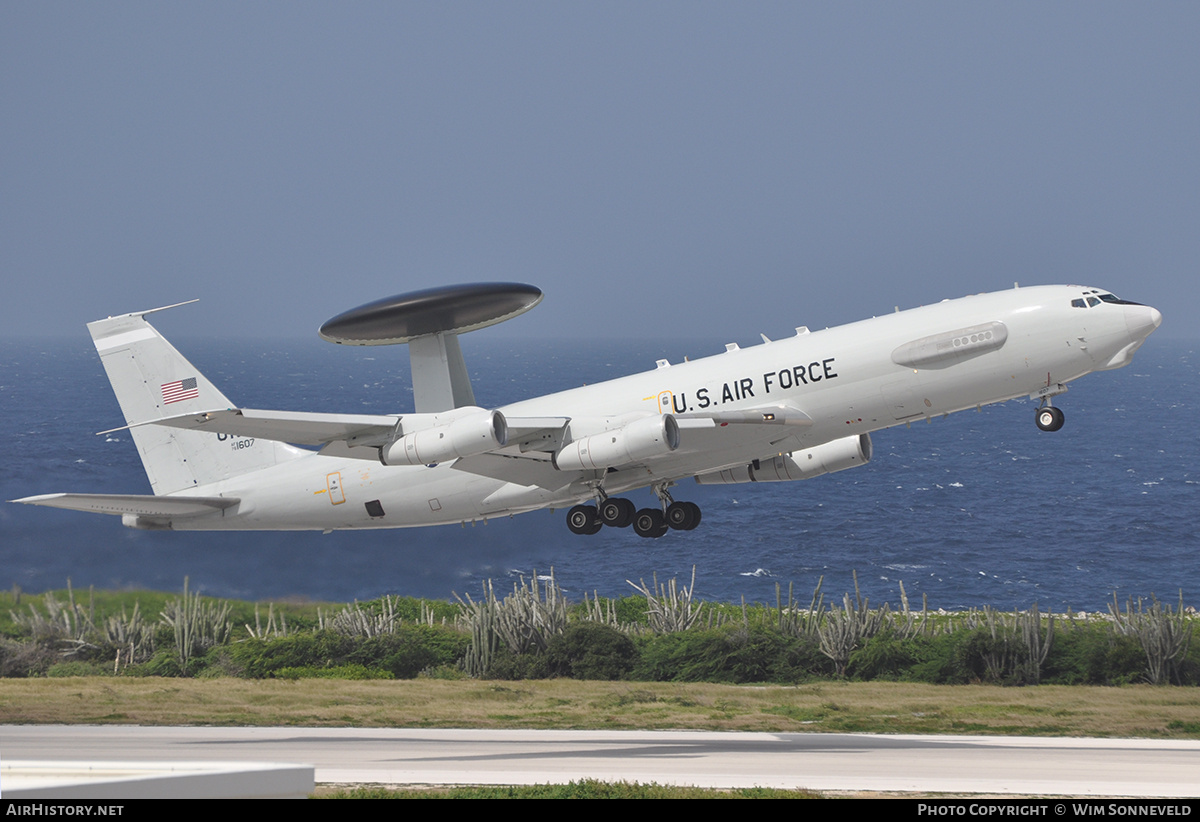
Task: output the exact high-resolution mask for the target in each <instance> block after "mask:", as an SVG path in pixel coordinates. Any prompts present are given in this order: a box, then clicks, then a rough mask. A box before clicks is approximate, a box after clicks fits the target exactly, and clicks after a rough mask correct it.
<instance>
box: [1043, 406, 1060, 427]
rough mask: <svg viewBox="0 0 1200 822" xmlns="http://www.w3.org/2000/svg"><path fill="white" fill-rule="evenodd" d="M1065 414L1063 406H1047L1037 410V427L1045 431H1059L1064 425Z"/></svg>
mask: <svg viewBox="0 0 1200 822" xmlns="http://www.w3.org/2000/svg"><path fill="white" fill-rule="evenodd" d="M1063 422H1064V416H1063V412H1062V409H1061V408H1055V407H1053V406H1050V405H1048V406H1046V407H1045V408H1039V409H1038V411H1037V427H1038V428H1040V429H1041V430H1043V431H1057V430H1058V429H1060V428H1062V427H1063Z"/></svg>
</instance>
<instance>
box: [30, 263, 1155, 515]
mask: <svg viewBox="0 0 1200 822" xmlns="http://www.w3.org/2000/svg"><path fill="white" fill-rule="evenodd" d="M541 299H542V292H541V291H540V290H538V289H537V288H535V287H533V286H529V285H523V284H518V283H484V284H471V285H459V286H446V287H440V288H433V289H428V290H425V291H418V292H412V293H408V294H402V295H399V296H396V297H389V298H386V299H383V300H378V301H376V302H373V303H368V304H367V305H364V306H360V307H359V308H356V309H353V310H351V311H347V312H345V313H344V314H341V315H338V316H337V317H334V318H333V319H331V320H329V321H328V322H327V323H325V324H324V325H323V326H322V327H321V330H320V332H319V333H320V335H321V336H322V337H323V338H325V339H327V340H329V341H331V342H335V343H339V344H342V345H388V344H396V343H407V344H408V346H409V354H410V360H411V363H410V364H411V368H412V381H413V392H414V398H415V411H414V413H411V414H408V413H406V414H395V415H363V414H324V413H304V412H293V411H263V410H256V409H250V408H238V407H237V406H235V405H234V404H233V403H232V402H230V401H229V400H228V399H227V398H226V397H225V396H224V395H222V394H221V392H220V391H218V390H217V388H216V387H215V386H213V384H212V383H210V382H209V381H208V380H207V379H206V378H205V377H204V375H203V374H201V373H200V372H199V371H198V370H196V368H195V366H193V365H192V364H191V363H189V362H188V361H187V360H186V359H185V358H184V357H183V356H182V355H181V354H180V353H179V352H178V351H176V350H175V348H174V347H172V346H171V344H170V343H168V342H167V341H166V339H164V338H163V337H162V335H161V334H159V333H158V331H157V330H156V329H155V328H154V327H153V326H152V325H151V324H150V323H149V322H148V321H147V320H146V317H147V316H149V315H150V314H153V313H155V312H157V311H162V310H165V309H163V308H159V309H152V310H149V311H138V312H133V313H131V314H124V315H121V316H117V317H109V318H108V319H104V320H98V321H96V322H93V323H90V324H89V325H88V329H89V330H90V331H91V335H92V338H93V340H94V341H95V344H96V350H97V351H98V352H99V354H100V359H101V361H102V362H103V364H104V368H105V370H106V371H107V373H108V377H109V381H110V382H111V383H112V387H113V391H114V392H115V393H116V395H117V399H118V401H119V402H120V406H121V410H122V412H123V414H124V416H125V422H126V425H125V426H124V427H123V428H128V429H129V430H130V432H131V433H132V436H133V439H134V442H135V444H136V445H137V448H138V452H139V453H140V455H141V458H142V463H143V465H144V466H145V469H146V474H147V476H148V477H149V479H150V484H151V486H152V488H153V490H154V495H153V496H150V495H146V496H139V495H125V494H45V495H41V496H33V497H26V498H24V499H19V500H14V502H22V503H31V504H34V505H48V506H53V507H58V508H69V509H74V510H79V511H90V512H96V513H105V514H117V515H120V516H121V518H122V521H123V522H124V524H125V525H127V526H130V527H133V528H146V529H175V530H214V531H215V530H253V529H260V530H299V529H315V530H323V531H332V530H336V529H349V528H403V527H415V526H425V525H442V524H448V523H466V522H471V523H475V522H477V521H486V520H488V519H492V518H496V517H504V516H511V515H513V514H519V513H523V512H527V511H534V510H538V509H542V508H550V509H561V508H568V509H569V510H568V513H567V526H568V527H569V528H570V530H571V531H573V532H575V533H577V534H593V533H596V532H597V531H599V530H600V529H601V528H603V527H605V526H608V527H614V528H622V527H628V526H632V527H633V529H634V531H635V532H636V533H637V534H639V535H640V536H643V537H660V536H662V535H663V534H665V533H666V532H667V531H668V530H670V529H675V530H690V529H692V528H695V527H696V526H697V525H698V524H699V522H700V516H701V514H700V509H699V507H698V506H697V505H696V504H695V503H692V502H688V501H685V500H676V499H675V498H674V497H673V495H672V493H671V489H673V488H676V487H677V484H678V483H680V482H682V481H685V480H695V481H696V482H698V483H701V484H709V483H713V484H718V483H744V482H786V481H791V480H800V479H808V478H810V477H816V476H820V475H822V474H827V473H831V472H834V471H842V470H844V469H847V468H853V467H856V466H859V465H863V464H865V463H867V462H868V461H869V460H870V459H871V437H870V434H871V432H873V431H878V430H880V429H884V428H888V427H891V426H896V425H902V424H906V423H911V422H912V421H914V420H921V419H932V418H933V417H935V416H944V415H947V414H950V413H953V412H955V411H962V410H966V409H972V408H975V409H978V408H980V407H981V406H983V405H987V404H989V403H997V402H1003V401H1005V400H1009V399H1014V398H1019V397H1029V398H1030V399H1033V400H1036V401H1038V402H1039V405H1038V408H1037V412H1036V423H1037V426H1038V427H1039V428H1040V429H1042V430H1043V431H1056V430H1058V429H1059V428H1061V427H1062V424H1063V413H1062V411H1061V410H1060V409H1059V408H1058V407H1057V406H1055V405H1053V404H1052V402H1051V400H1052V398H1054V397H1057V396H1058V395H1060V394H1062V393H1063V392H1065V391H1066V390H1067V383H1069V382H1070V381H1072V380H1075V379H1077V378H1079V377H1082V376H1084V375H1085V374H1088V373H1090V372H1092V371H1104V370H1108V369H1113V368H1119V367H1121V366H1123V365H1125V364H1127V363H1128V362H1129V361H1130V359H1131V357H1132V356H1133V353H1134V352H1135V351H1136V350H1137V349H1138V347H1139V346H1141V344H1142V343H1143V342H1144V341H1145V339H1146V337H1147V336H1148V335H1149V334H1150V333H1151V332H1153V331H1154V329H1156V328H1157V327H1158V326H1159V325H1160V324H1161V322H1162V315H1161V314H1160V313H1159V312H1158V311H1157V310H1156V309H1154V308H1151V307H1149V306H1145V305H1141V304H1138V303H1133V302H1129V301H1126V300H1121V299H1118V298H1117V297H1115V296H1114V295H1113V294H1111V293H1110V292H1107V291H1104V290H1103V289H1098V288H1090V287H1085V286H1074V285H1053V286H1035V287H1030V288H1020V287H1015V286H1014V288H1013V289H1012V290H1009V291H1001V292H995V293H989V294H978V295H974V296H969V297H963V298H961V299H956V300H945V301H942V302H940V303H937V304H935V305H928V306H924V307H922V308H915V309H911V310H907V311H900V310H899V309H897V310H896V312H895V313H893V314H886V315H884V316H880V317H874V318H872V319H869V320H863V321H861V322H856V323H851V324H849V325H844V326H839V327H836V328H828V329H825V330H822V331H812V332H810V331H809V330H808V329H807V328H804V327H800V328H797V329H796V334H795V336H793V337H789V338H788V339H781V340H768V339H767V338H766V336H765V335H764V336H763V343H762V344H761V345H755V346H753V347H749V348H740V347H739V346H738V345H736V344H733V343H731V344H729V345H728V346H726V350H725V352H724V353H721V354H717V355H715V356H712V357H707V358H704V359H699V360H695V361H690V362H683V363H670V362H668V361H667V360H659V361H658V364H657V365H658V367H657V368H656V369H655V370H653V371H649V372H646V373H642V374H635V375H633V376H628V377H623V378H620V379H616V380H611V381H609V382H603V383H598V384H595V385H587V386H583V387H580V388H574V389H571V390H568V391H562V392H559V393H556V394H550V395H548V396H543V397H538V398H536V399H529V400H524V401H521V402H517V403H513V404H511V405H507V406H504V407H501V408H491V409H489V408H481V407H479V406H477V405H476V404H475V399H474V394H473V392H472V389H471V384H470V380H469V379H468V376H467V369H466V365H465V363H464V360H463V355H462V350H461V348H460V347H459V342H458V335H459V334H461V333H464V332H467V331H472V330H475V329H479V328H483V327H485V326H488V325H492V324H494V323H497V322H500V321H502V320H506V319H509V318H511V317H514V316H516V315H518V314H521V313H523V312H525V311H528V310H529V309H531V308H532V307H534V306H535V305H537V304H538V302H540V301H541ZM179 305H183V303H180V304H179ZM174 307H175V306H166V307H165V308H174ZM112 430H114V431H115V430H122V429H112ZM101 433H109V432H101ZM298 446H309V448H311V449H315V450H309V448H302V447H298ZM645 487H649V488H650V489H651V490H652V491H653V493H654V495H655V496H656V497H657V499H658V505H657V506H653V507H646V508H642V509H640V510H639V509H638V508H637V506H636V505H635V504H634V503H633V502H632V501H631V500H629V499H628V498H627V497H625V496H621V495H623V494H626V493H628V492H631V491H634V490H636V489H639V488H645Z"/></svg>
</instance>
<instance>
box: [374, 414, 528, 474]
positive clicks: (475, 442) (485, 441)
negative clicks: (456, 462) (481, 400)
mask: <svg viewBox="0 0 1200 822" xmlns="http://www.w3.org/2000/svg"><path fill="white" fill-rule="evenodd" d="M464 411H466V412H467V413H463V412H464ZM416 416H425V415H409V417H407V418H404V419H402V420H401V424H402V425H404V424H406V423H407V422H408V421H409V420H413V418H414V417H416ZM429 416H430V417H431V418H432V420H431V421H432V422H433V423H434V424H433V425H432V426H430V427H428V428H422V429H421V430H420V431H414V432H413V433H411V434H405V435H404V436H402V437H400V438H399V439H397V440H394V441H393V442H392V443H391V444H389V445H385V446H383V447H382V448H380V449H379V461H380V462H382V463H383V464H384V465H432V464H433V463H435V462H445V461H446V460H452V459H457V458H458V457H469V456H471V455H473V454H482V453H484V452H486V451H491V450H493V449H496V448H503V447H504V446H505V445H506V444H507V443H508V422H507V421H506V420H505V419H504V415H503V414H501V413H500V412H499V411H487V410H485V409H483V408H472V409H465V408H456V409H454V411H453V412H448V413H446V414H432V415H429ZM447 417H453V418H452V419H451V420H450V421H449V422H441V420H443V419H446V418H447ZM414 423H415V424H419V423H416V422H415V421H414ZM414 423H410V424H414Z"/></svg>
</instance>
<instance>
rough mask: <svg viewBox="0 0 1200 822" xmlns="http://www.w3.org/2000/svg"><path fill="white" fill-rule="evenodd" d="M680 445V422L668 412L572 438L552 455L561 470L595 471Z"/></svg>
mask: <svg viewBox="0 0 1200 822" xmlns="http://www.w3.org/2000/svg"><path fill="white" fill-rule="evenodd" d="M678 447H679V423H677V422H675V418H674V417H673V416H671V415H670V414H663V415H661V416H655V417H642V418H641V419H637V420H634V421H633V422H631V423H629V424H628V425H625V426H622V427H621V428H617V429H614V430H612V431H605V432H604V433H602V434H593V435H592V436H590V437H582V438H580V439H577V440H572V441H571V442H569V443H567V444H566V445H564V446H563V447H562V449H561V450H559V452H558V453H557V454H555V455H554V467H556V468H557V469H558V470H560V471H595V470H603V469H605V468H612V467H615V466H618V465H628V464H629V463H631V462H637V461H638V460H643V459H648V458H650V457H657V456H659V455H661V454H667V453H670V452H671V451H674V450H675V449H676V448H678Z"/></svg>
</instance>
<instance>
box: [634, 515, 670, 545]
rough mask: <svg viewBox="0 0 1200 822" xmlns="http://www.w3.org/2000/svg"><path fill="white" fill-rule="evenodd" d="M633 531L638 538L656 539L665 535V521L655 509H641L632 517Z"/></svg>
mask: <svg viewBox="0 0 1200 822" xmlns="http://www.w3.org/2000/svg"><path fill="white" fill-rule="evenodd" d="M633 530H634V533H636V534H637V535H638V536H639V537H647V538H649V539H656V538H658V537H661V536H662V535H663V534H665V533H667V521H666V519H664V518H663V514H662V511H660V510H658V509H657V508H643V509H642V510H640V511H638V512H637V513H636V514H635V515H634V517H633Z"/></svg>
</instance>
